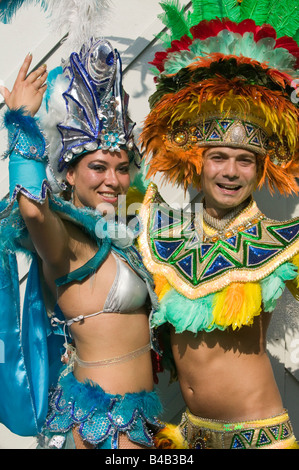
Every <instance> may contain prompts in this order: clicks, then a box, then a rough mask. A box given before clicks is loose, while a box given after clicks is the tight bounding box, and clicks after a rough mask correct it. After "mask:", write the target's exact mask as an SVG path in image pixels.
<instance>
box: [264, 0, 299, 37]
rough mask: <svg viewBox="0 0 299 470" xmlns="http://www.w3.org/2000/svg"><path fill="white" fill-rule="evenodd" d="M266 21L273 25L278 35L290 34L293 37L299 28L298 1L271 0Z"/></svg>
mask: <svg viewBox="0 0 299 470" xmlns="http://www.w3.org/2000/svg"><path fill="white" fill-rule="evenodd" d="M266 23H268V24H270V25H272V26H273V27H274V28H275V30H276V32H277V37H282V36H290V37H293V36H295V34H296V33H297V30H298V28H299V9H298V4H297V1H296V2H294V0H284V1H283V2H281V1H278V0H270V8H269V13H268V17H267V20H266Z"/></svg>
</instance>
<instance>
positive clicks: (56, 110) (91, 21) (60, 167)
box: [0, 0, 140, 191]
mask: <svg viewBox="0 0 299 470" xmlns="http://www.w3.org/2000/svg"><path fill="white" fill-rule="evenodd" d="M29 3H35V4H39V6H40V7H41V8H43V9H44V10H45V11H46V12H47V13H48V15H49V21H50V24H51V25H52V26H53V27H55V28H56V30H60V29H62V28H64V30H67V31H68V36H67V39H66V41H65V42H66V43H67V49H70V48H71V53H70V54H67V55H66V57H67V59H66V60H62V63H61V65H60V66H58V67H56V68H55V69H53V70H51V71H50V72H49V75H48V80H47V91H46V93H45V95H44V100H43V103H42V106H41V108H40V110H39V112H38V113H37V116H36V117H37V118H38V119H39V122H40V124H41V128H42V130H43V132H44V135H45V137H46V140H47V143H48V159H49V167H48V177H49V179H50V181H51V183H52V186H53V189H55V190H57V191H59V190H60V189H64V188H65V175H66V171H67V167H68V166H69V164H70V163H72V162H73V161H74V160H75V159H77V158H78V157H79V156H81V155H83V154H85V153H86V152H90V151H94V150H97V149H103V150H109V151H112V152H114V151H116V152H119V151H120V149H121V148H125V149H126V150H127V151H128V154H129V159H130V163H132V165H131V166H130V173H131V178H132V179H133V178H134V177H135V173H136V171H137V170H138V169H139V162H140V155H139V152H138V149H137V146H136V145H135V143H134V139H133V132H132V131H133V127H134V123H133V122H132V121H131V119H130V117H129V114H128V101H129V96H128V95H127V93H126V92H125V91H124V89H123V86H122V64H121V59H120V56H119V53H118V51H117V50H115V49H113V47H112V45H111V44H110V43H109V42H108V41H107V40H105V39H96V38H97V37H100V36H101V28H102V27H103V25H104V23H105V22H106V20H107V15H108V14H109V5H110V0H40V1H38V0H23V1H7V0H3V1H1V2H0V20H1V21H3V22H9V21H11V20H12V18H13V16H14V14H15V13H16V12H17V10H18V9H19V8H21V7H22V6H23V5H26V4H29ZM65 51H66V50H65V47H64V52H65ZM53 177H54V178H53Z"/></svg>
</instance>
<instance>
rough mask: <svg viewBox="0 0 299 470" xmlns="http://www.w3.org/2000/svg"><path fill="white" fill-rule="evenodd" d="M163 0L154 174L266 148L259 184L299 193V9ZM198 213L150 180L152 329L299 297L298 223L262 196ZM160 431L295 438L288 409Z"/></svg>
mask: <svg viewBox="0 0 299 470" xmlns="http://www.w3.org/2000/svg"><path fill="white" fill-rule="evenodd" d="M161 5H162V8H163V9H164V14H163V15H161V18H162V20H163V22H164V24H165V25H166V26H167V27H168V28H169V31H168V32H169V34H166V33H165V34H164V35H162V37H160V39H161V40H162V41H164V46H165V50H164V51H163V52H157V53H156V55H155V58H154V60H153V62H151V64H152V65H153V66H154V67H155V68H156V70H155V72H156V77H155V80H156V91H155V93H154V94H153V95H152V96H151V97H150V99H149V102H150V106H151V110H150V113H149V114H148V116H147V117H146V119H145V123H144V127H143V132H142V135H141V144H142V145H143V148H144V151H145V155H146V157H147V159H148V163H149V171H148V176H149V177H150V176H153V175H156V173H157V172H160V173H161V175H162V178H164V180H166V181H168V182H170V183H172V184H176V185H178V186H182V187H183V188H184V189H185V190H186V189H187V187H188V186H190V185H192V186H193V187H195V188H198V189H199V188H200V175H201V170H202V163H203V152H204V151H205V150H206V149H207V148H209V147H213V146H214V147H221V146H224V147H236V148H243V149H246V150H249V151H251V152H254V153H255V154H256V155H257V161H258V169H259V181H258V186H259V188H261V187H262V186H263V185H264V184H265V183H266V182H267V183H268V187H269V190H270V192H271V193H274V191H275V190H278V191H279V192H280V193H281V194H285V195H290V194H298V190H299V188H298V185H297V182H296V177H297V176H299V173H298V163H299V159H298V158H299V154H298V99H297V92H296V85H297V81H296V79H297V78H298V66H299V46H298V39H299V36H298V32H299V29H298V28H299V16H298V6H297V5H296V4H295V3H293V2H288V1H287V2H285V1H284V2H280V1H277V0H266V1H260V2H256V1H251V0H243V1H235V0H232V1H221V0H219V1H213V2H209V1H201V0H193V1H192V7H191V9H190V10H187V9H185V8H183V7H180V5H179V3H178V2H175V1H173V2H166V1H165V2H162V4H161ZM198 215H199V214H196V213H195V214H192V213H186V212H185V213H182V211H180V210H174V209H172V208H171V207H169V206H168V204H167V203H166V202H165V201H164V200H163V199H162V197H161V196H160V194H159V193H158V190H157V186H156V185H155V184H153V183H151V184H150V185H149V187H148V190H147V193H146V196H145V199H144V204H143V208H142V211H141V218H142V221H143V232H142V234H141V236H140V237H139V241H140V249H141V252H142V255H143V260H144V263H145V266H146V267H147V268H148V269H149V271H150V272H151V273H152V274H153V275H154V277H155V282H156V292H157V294H158V297H159V301H160V306H159V309H158V311H157V312H155V314H154V316H153V319H152V326H153V327H154V328H159V327H161V326H162V325H167V324H171V325H173V327H174V328H175V332H176V333H181V332H184V331H190V332H192V333H195V334H196V333H197V332H200V331H206V332H210V331H212V330H214V329H218V330H225V329H227V328H231V329H233V330H235V329H238V328H242V327H243V326H244V325H251V324H252V323H253V321H254V318H255V317H256V316H258V315H260V314H261V312H262V310H263V311H266V312H272V311H273V310H274V308H275V306H276V302H277V300H278V299H279V297H280V296H281V295H282V293H283V291H284V289H285V286H286V285H287V287H288V288H289V289H290V291H291V292H292V293H293V294H294V296H295V297H296V298H297V299H298V298H299V295H298V287H299V276H298V267H299V220H298V219H292V220H288V221H284V222H280V221H275V220H271V219H269V218H267V217H266V216H265V215H264V214H263V213H262V212H261V211H260V210H259V208H258V207H257V205H256V203H255V201H254V200H253V199H250V200H247V201H245V203H244V204H242V205H241V206H240V207H237V208H236V209H235V210H234V211H232V212H231V213H229V214H227V215H226V216H225V218H223V219H221V220H216V219H213V218H212V217H211V216H209V214H207V213H206V212H205V210H204V212H203V220H202V223H201V221H200V218H199V217H198ZM166 358H167V356H166V354H165V360H166ZM169 364H170V363H169V361H168V365H169ZM237 429H239V430H240V431H236V430H237ZM269 429H270V431H269ZM195 430H196V432H195ZM225 430H229V435H226V434H225ZM248 431H250V432H248ZM272 431H273V432H272ZM207 435H209V436H212V435H214V437H211V439H210V440H209V438H208V437H207ZM215 436H217V437H215ZM160 437H161V439H160V442H159V445H160V446H161V447H163V446H164V447H167V446H170V447H171V446H173V447H179V448H180V447H182V448H188V447H192V448H201V447H204V444H205V446H206V447H208V448H213V446H216V447H217V446H220V447H225V448H249V447H250V448H254V447H262V446H263V447H264V448H266V447H267V446H268V447H269V448H270V447H275V446H277V447H288V446H292V445H294V446H296V443H295V438H294V436H293V434H292V429H291V426H290V424H288V418H287V417H286V416H285V415H284V416H283V417H279V418H276V417H275V418H273V420H272V421H271V420H270V421H269V420H268V421H267V422H264V423H263V422H259V423H252V422H249V423H248V425H247V424H246V423H220V422H210V421H209V422H208V420H206V421H205V420H202V419H201V418H198V417H193V416H192V415H191V414H190V413H189V412H187V414H185V415H184V418H183V421H182V423H181V425H180V426H179V427H174V426H171V425H169V426H168V427H166V429H165V430H164V431H163V432H162V433H161V434H160Z"/></svg>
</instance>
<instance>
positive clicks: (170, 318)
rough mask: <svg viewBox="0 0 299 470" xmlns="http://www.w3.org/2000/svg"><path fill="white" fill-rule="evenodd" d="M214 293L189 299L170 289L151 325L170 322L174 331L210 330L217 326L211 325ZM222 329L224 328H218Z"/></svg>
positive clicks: (193, 331)
mask: <svg viewBox="0 0 299 470" xmlns="http://www.w3.org/2000/svg"><path fill="white" fill-rule="evenodd" d="M213 302H214V294H210V295H207V296H206V297H203V298H200V299H195V300H190V299H187V298H186V297H184V296H182V295H181V294H179V293H178V292H177V291H176V290H174V289H172V290H170V291H169V292H167V293H166V294H165V296H164V297H163V298H162V299H161V301H160V307H159V310H158V311H157V312H155V315H154V318H153V320H152V326H153V327H159V326H161V325H162V324H164V323H167V322H168V323H170V324H172V325H173V326H174V327H175V331H176V333H182V332H183V331H191V332H192V333H197V332H198V331H203V330H204V331H212V330H214V329H215V328H219V327H218V326H217V325H213V324H212V323H213V315H212V310H213ZM220 329H224V328H220Z"/></svg>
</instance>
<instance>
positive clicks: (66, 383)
mask: <svg viewBox="0 0 299 470" xmlns="http://www.w3.org/2000/svg"><path fill="white" fill-rule="evenodd" d="M161 410H162V407H161V403H160V400H159V398H158V396H157V394H156V392H154V391H152V392H140V393H127V394H125V395H123V396H122V395H112V394H109V393H106V392H105V391H104V390H103V389H102V388H101V387H100V386H99V385H97V384H95V383H92V382H88V383H81V382H78V381H77V380H76V378H75V377H74V375H73V374H72V373H69V374H67V375H66V376H63V377H61V378H60V380H59V384H58V387H57V389H55V390H54V391H53V392H52V395H51V399H50V410H49V415H48V418H47V421H46V425H45V430H44V433H45V434H47V435H49V433H53V435H56V434H58V433H62V434H64V433H66V432H68V431H69V430H70V429H72V427H73V426H78V431H79V434H80V435H81V437H82V438H83V439H84V440H86V441H88V442H89V443H91V444H94V445H97V446H98V447H99V448H101V446H105V448H107V442H109V443H110V444H109V445H108V446H109V447H110V448H112V449H113V448H117V445H118V435H119V433H126V434H127V436H128V437H129V439H131V440H132V441H134V442H137V443H139V444H142V445H145V446H148V447H150V446H153V439H152V435H151V432H150V431H149V430H148V428H147V423H148V424H150V425H152V426H154V427H157V428H160V427H161V425H160V424H159V422H158V421H157V416H158V415H159V413H161Z"/></svg>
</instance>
